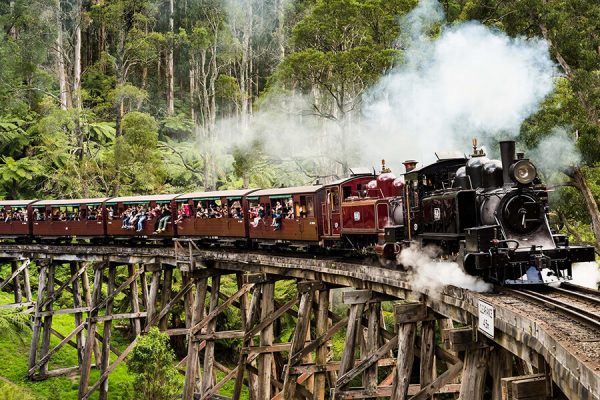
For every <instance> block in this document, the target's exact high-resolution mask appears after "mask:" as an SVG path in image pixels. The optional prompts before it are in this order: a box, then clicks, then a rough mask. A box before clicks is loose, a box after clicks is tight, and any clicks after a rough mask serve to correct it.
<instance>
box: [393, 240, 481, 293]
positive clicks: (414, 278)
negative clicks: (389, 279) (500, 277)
mask: <svg viewBox="0 0 600 400" xmlns="http://www.w3.org/2000/svg"><path fill="white" fill-rule="evenodd" d="M439 253H440V252H439V249H437V248H435V247H432V246H428V247H424V248H421V247H419V246H417V245H414V244H413V245H411V246H410V247H409V248H407V249H404V250H402V251H401V252H400V255H399V256H398V261H399V262H400V263H401V264H402V265H404V266H405V267H408V268H411V273H412V275H411V280H410V282H411V285H412V288H413V289H414V290H417V291H419V292H424V293H428V294H429V295H431V296H435V294H436V293H438V292H440V290H442V289H443V288H444V286H447V285H451V286H457V287H460V288H463V289H469V290H473V291H476V292H489V291H490V290H491V289H492V285H490V284H489V283H486V282H484V281H483V280H482V279H481V278H478V277H476V276H472V275H468V274H467V273H466V272H465V271H464V270H463V269H462V268H461V267H460V266H459V265H458V264H457V263H455V262H450V261H439V260H438V259H437V257H438V256H439Z"/></svg>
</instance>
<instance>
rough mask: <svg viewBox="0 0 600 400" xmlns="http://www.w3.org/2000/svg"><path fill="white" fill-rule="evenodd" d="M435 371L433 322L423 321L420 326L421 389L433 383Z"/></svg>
mask: <svg viewBox="0 0 600 400" xmlns="http://www.w3.org/2000/svg"><path fill="white" fill-rule="evenodd" d="M434 369H435V321H423V324H422V325H421V370H420V374H419V375H420V383H421V388H424V387H426V386H427V385H429V384H430V383H431V382H433V378H434V377H433V374H434Z"/></svg>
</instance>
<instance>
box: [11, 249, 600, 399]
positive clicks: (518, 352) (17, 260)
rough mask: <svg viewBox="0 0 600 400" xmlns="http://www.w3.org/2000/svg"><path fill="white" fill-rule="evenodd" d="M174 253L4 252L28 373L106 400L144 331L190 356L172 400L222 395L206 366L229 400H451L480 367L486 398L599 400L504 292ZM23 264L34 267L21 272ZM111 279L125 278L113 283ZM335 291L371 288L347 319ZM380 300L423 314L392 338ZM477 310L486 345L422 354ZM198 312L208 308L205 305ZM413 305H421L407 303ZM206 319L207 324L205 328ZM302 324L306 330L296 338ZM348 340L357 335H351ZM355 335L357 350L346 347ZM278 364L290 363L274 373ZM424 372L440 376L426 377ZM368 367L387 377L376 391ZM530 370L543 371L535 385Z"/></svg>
mask: <svg viewBox="0 0 600 400" xmlns="http://www.w3.org/2000/svg"><path fill="white" fill-rule="evenodd" d="M182 249H183V250H185V251H186V252H187V253H186V254H187V260H186V258H185V257H183V256H182V254H181V251H182ZM190 249H191V250H190ZM178 251H179V253H178ZM178 251H176V249H175V248H161V247H121V246H100V247H99V246H84V245H77V246H54V245H39V244H29V245H18V246H15V245H13V244H2V243H0V259H2V260H4V261H5V262H7V263H9V264H11V265H10V272H9V273H8V274H7V275H4V276H3V278H5V279H4V280H3V281H1V283H0V285H3V288H2V290H5V291H6V290H11V291H12V292H13V293H14V300H15V303H12V304H2V305H0V308H24V309H25V310H29V312H30V313H32V317H33V320H34V329H33V333H32V339H33V340H34V342H35V343H40V341H41V347H39V348H38V347H37V346H32V351H31V353H30V362H29V371H28V372H29V375H30V377H31V378H32V379H44V378H47V377H51V376H56V375H60V374H72V373H79V374H80V398H86V396H89V394H90V393H91V392H92V391H95V390H98V391H99V392H100V394H101V398H106V394H105V393H106V388H107V385H106V382H107V381H108V379H109V375H110V371H112V370H113V369H114V367H115V366H116V365H115V362H116V363H117V365H118V363H119V362H122V361H123V360H124V359H125V358H126V356H127V354H128V352H129V350H130V349H132V348H133V346H134V345H135V341H136V340H137V339H136V338H137V337H139V334H144V331H146V330H147V329H148V328H149V327H151V326H159V327H160V328H161V329H162V330H163V331H165V332H167V333H169V334H170V335H181V336H185V337H186V341H187V343H188V353H187V354H188V355H187V357H186V358H185V360H184V361H183V363H182V365H185V370H186V378H185V385H184V388H182V393H183V395H184V398H186V399H191V398H203V397H204V398H208V396H210V395H211V394H215V393H218V391H219V390H220V388H222V386H223V385H224V383H223V382H222V381H221V382H216V379H215V378H214V370H215V369H219V370H220V371H223V372H225V379H226V380H233V379H235V389H236V393H237V395H238V396H239V393H240V392H241V390H242V388H243V387H246V388H248V389H243V390H249V391H250V392H251V393H252V398H259V397H260V398H270V399H272V398H273V397H276V398H277V396H279V397H278V398H286V397H285V396H284V392H286V391H287V390H291V389H292V387H293V386H295V387H296V388H295V391H294V393H295V395H296V396H298V397H300V398H314V399H325V398H328V396H329V395H330V394H331V393H333V394H334V395H335V396H337V397H339V398H375V397H391V398H409V397H410V398H414V399H420V398H431V395H432V394H433V393H442V392H454V393H458V392H459V391H460V392H461V393H462V395H463V396H465V398H473V399H475V398H480V396H481V394H480V392H481V391H480V390H477V389H478V388H477V387H476V386H472V385H470V386H469V387H467V386H465V381H464V380H463V382H462V386H463V387H462V388H461V383H460V381H459V380H458V379H457V378H458V377H459V376H460V375H461V373H462V374H463V375H465V374H473V377H477V375H476V371H477V370H478V369H477V368H476V366H477V365H483V364H485V365H487V366H489V368H488V369H489V374H490V375H491V376H492V378H493V379H492V382H493V387H492V388H491V393H492V396H493V399H499V398H502V389H503V384H502V382H503V381H502V380H503V379H506V378H512V377H513V376H512V375H514V373H515V372H516V374H518V375H520V377H521V379H515V380H514V381H515V382H517V383H516V384H515V385H516V386H515V387H517V386H518V385H519V384H520V383H519V382H521V381H524V382H529V381H528V380H529V379H534V380H535V381H536V382H538V381H544V382H545V385H546V389H545V390H546V391H545V393H552V390H555V389H560V390H561V391H562V392H563V394H564V395H565V396H566V397H567V398H571V399H576V398H577V399H578V398H582V399H591V400H600V372H599V371H597V370H595V369H594V366H593V365H594V364H593V363H590V362H588V361H586V360H585V359H584V358H583V357H581V356H580V355H577V354H574V353H573V352H572V351H570V349H569V343H568V342H565V340H564V338H563V339H561V338H560V337H557V336H555V335H553V334H552V332H551V331H550V330H548V329H547V328H546V327H545V326H544V324H543V323H542V322H543V321H539V320H538V319H536V316H535V313H523V312H521V311H520V310H518V309H515V308H514V307H510V306H509V305H508V303H509V302H507V301H505V300H506V298H505V297H502V296H501V295H497V294H480V293H474V292H469V291H466V290H462V289H458V288H454V287H445V288H443V289H441V290H440V291H439V292H437V293H429V292H419V291H416V290H413V289H414V288H413V287H411V285H410V280H409V279H408V277H407V275H406V274H404V273H403V272H401V271H396V270H391V269H386V268H382V267H378V266H372V265H363V264H360V263H356V262H344V261H340V260H332V259H327V258H321V257H313V256H311V257H306V256H303V255H302V254H298V255H296V254H294V253H291V254H289V255H285V256H283V255H275V254H270V253H264V252H252V251H242V250H234V249H204V248H201V247H199V246H197V245H195V244H193V242H192V244H189V243H187V245H185V244H184V245H181V246H180V249H179V250H178ZM26 259H30V260H32V261H33V263H32V264H31V265H27V266H26V267H24V268H22V267H23V260H26ZM34 267H35V268H38V269H39V282H40V283H39V286H38V287H37V300H36V302H35V303H33V299H35V298H36V297H35V292H34V289H36V288H35V287H31V284H30V283H28V281H29V280H30V278H29V275H30V273H31V268H34ZM65 268H66V270H67V271H69V273H70V275H69V278H68V279H66V280H64V281H59V280H58V279H56V277H55V276H54V277H51V275H55V273H54V272H55V271H56V270H57V269H61V270H64V269H65ZM82 269H83V271H84V272H81V271H82ZM121 269H124V273H119V274H116V271H117V270H119V271H121ZM92 270H93V271H94V274H95V279H94V284H93V285H91V284H90V282H89V281H88V279H87V277H88V274H87V273H86V272H87V271H92ZM111 270H112V271H114V272H113V273H112V275H113V276H114V280H113V279H111ZM169 271H170V272H169ZM13 275H14V277H13ZM98 275H99V276H98ZM123 275H125V277H123ZM149 275H150V276H149ZM224 275H232V276H236V279H237V280H238V283H239V286H238V291H239V290H242V289H244V285H247V284H252V285H253V286H252V287H250V288H247V287H246V289H244V290H242V292H243V293H234V294H233V295H232V294H230V293H227V294H226V293H223V292H222V291H221V290H219V285H218V284H216V285H215V283H216V282H218V281H219V280H220V279H221V277H222V276H224ZM174 276H177V277H181V279H182V280H183V282H184V283H183V284H182V285H181V288H182V289H181V292H179V291H178V292H177V293H174V291H173V285H172V283H171V282H172V280H173V279H174ZM17 277H18V279H15V278H17ZM132 277H133V278H132ZM178 279H179V278H178ZM279 280H295V281H297V282H298V288H299V294H298V297H297V298H296V299H293V300H290V301H288V302H287V303H285V304H276V302H275V299H274V298H273V296H272V295H271V292H272V287H273V286H274V285H275V284H276V282H277V281H279ZM111 282H112V283H111ZM209 282H210V285H209ZM303 282H307V283H303ZM310 282H317V283H319V284H320V285H322V286H321V287H318V288H314V289H309V290H308V292H307V291H305V289H303V287H305V286H306V285H310V284H311V283H310ZM104 285H107V286H105V287H108V286H111V285H112V289H110V290H109V291H108V293H109V294H108V295H102V294H100V293H101V292H97V290H100V289H97V287H99V288H101V287H102V286H104ZM269 285H272V287H269ZM303 285H304V286H303ZM178 287H179V286H178ZM340 287H345V288H350V289H351V291H354V292H361V291H365V293H366V292H370V293H371V296H372V297H371V298H369V299H368V300H366V301H365V302H364V303H360V302H358V303H356V304H350V303H349V304H347V306H348V313H349V315H348V316H337V315H335V314H333V313H332V312H331V304H330V297H331V296H330V295H331V293H332V292H334V291H335V288H340ZM28 288H29V289H28ZM65 291H70V292H71V293H72V294H73V295H74V296H73V305H72V308H66V309H65V308H63V309H61V308H57V304H56V298H58V294H57V293H58V292H65ZM28 292H29V293H28ZM115 292H118V293H123V294H124V295H125V296H126V297H128V302H129V303H128V304H129V307H130V310H127V311H126V313H124V314H116V313H115V312H114V310H113V312H110V313H108V314H107V315H99V314H98V311H99V310H102V311H103V312H102V314H104V313H105V312H106V311H108V308H109V307H110V303H111V299H114V297H115V296H116V294H115ZM209 292H210V294H209ZM213 292H215V293H217V294H216V297H213V296H212V293H213ZM133 293H135V294H136V295H135V296H133ZM306 293H310V295H309V294H306ZM77 294H78V295H77ZM113 294H114V295H113ZM347 296H351V295H347ZM309 297H310V301H309V300H308V299H309ZM265 298H266V300H265ZM303 298H304V302H303V301H302V300H303ZM348 299H350V298H348ZM390 299H392V300H394V301H395V300H398V299H401V300H402V301H403V303H401V305H402V306H405V305H410V307H414V310H413V311H414V314H415V315H417V316H418V317H419V318H417V319H415V320H407V319H406V318H404V317H402V318H400V317H399V316H400V315H407V314H409V313H407V312H402V313H399V312H397V313H395V324H396V326H397V328H396V332H395V333H393V332H391V331H389V330H387V329H386V327H385V323H384V321H382V319H381V316H380V314H381V309H382V308H383V303H385V302H387V301H389V300H390ZM207 300H208V301H207ZM359 300H360V301H362V300H363V299H357V301H359ZM479 300H485V301H486V302H488V303H490V304H492V305H493V307H494V309H495V320H494V325H495V332H494V337H493V339H488V338H485V337H483V335H482V334H481V333H478V332H477V331H476V329H474V328H469V329H470V332H471V342H472V344H471V345H468V344H467V343H463V344H465V346H466V347H465V348H464V349H463V350H459V347H456V346H455V347H450V342H451V341H450V340H449V341H448V342H447V343H448V347H446V346H445V345H444V347H442V348H440V347H436V346H433V345H432V343H433V342H432V338H435V335H436V332H438V331H443V330H447V329H453V328H452V326H451V324H450V323H449V322H448V321H456V322H458V323H460V324H462V325H464V326H467V327H473V326H477V322H478V302H479ZM205 302H206V305H207V306H208V310H206V309H205V307H204V304H205ZM180 303H183V304H184V308H185V322H184V323H185V326H184V327H181V326H170V324H171V322H172V321H171V320H170V318H169V315H171V311H172V309H173V307H174V306H175V305H177V304H180ZM414 303H418V304H419V305H418V306H417V305H415V306H413V304H414ZM361 304H362V305H361ZM69 307H71V305H69ZM229 307H235V308H236V309H237V310H239V312H240V317H241V321H242V323H241V326H240V327H239V328H236V330H235V331H225V332H218V331H217V330H216V329H214V327H211V326H210V325H211V324H209V323H207V324H206V325H204V324H202V326H201V328H199V330H196V331H194V329H193V328H194V326H197V325H198V324H199V323H200V322H202V321H203V320H204V319H206V318H207V317H208V316H209V315H210V314H211V313H213V314H215V315H218V314H219V313H221V312H223V311H224V310H225V309H227V308H229ZM386 307H387V306H386ZM301 309H302V310H303V312H302V313H301V312H300V311H301ZM378 309H379V312H378ZM398 309H400V308H398ZM265 310H266V311H265ZM423 310H425V312H423ZM61 313H69V314H73V315H74V318H75V323H74V326H73V330H72V331H71V332H63V333H62V334H60V333H58V332H56V331H55V330H54V329H53V328H52V316H53V315H57V314H61ZM377 314H379V316H378V317H377ZM283 315H286V316H293V317H294V318H299V321H300V322H301V323H298V324H297V326H296V331H295V332H294V337H293V340H292V342H291V343H274V342H273V339H272V338H271V337H270V332H273V329H274V326H273V324H276V323H277V319H279V318H281V317H282V316H283ZM306 315H307V316H306ZM214 318H215V316H213V317H211V318H209V319H208V321H209V322H210V321H214ZM116 320H125V321H129V324H130V331H131V336H132V338H133V340H132V341H131V343H130V345H129V346H128V347H127V348H126V349H125V350H124V351H123V352H119V351H117V349H114V347H113V346H112V345H111V344H110V342H111V329H112V328H114V325H115V323H114V322H113V321H116ZM351 321H354V322H353V323H352V326H348V325H349V324H350V322H351ZM376 321H379V323H377V322H376ZM82 324H83V328H82V327H81V325H82ZM98 324H101V325H102V327H103V328H108V329H103V332H102V335H98V334H96V333H94V334H90V332H94V331H95V328H94V329H92V326H94V327H96V326H97V325H98ZM304 324H307V326H310V328H308V327H307V328H304ZM388 329H391V328H388ZM303 330H304V333H305V334H304V338H302V331H303ZM348 330H350V331H353V332H354V333H353V334H352V332H351V334H350V335H348V334H347V333H348ZM340 331H344V332H346V338H347V347H348V346H353V347H354V349H355V354H356V355H360V357H359V358H355V357H350V356H349V355H347V356H346V357H342V358H343V360H334V359H331V354H330V347H329V344H328V342H329V341H330V339H331V337H332V336H333V335H334V334H336V333H337V332H340ZM59 335H60V336H59ZM242 335H243V336H242ZM53 336H56V337H58V340H56V339H53V340H54V344H53V345H52V346H53V347H52V346H51V345H50V343H51V341H50V338H51V337H53ZM228 337H242V340H243V342H244V344H243V351H242V352H241V355H240V357H239V362H238V363H237V366H235V368H228V367H226V366H224V365H222V364H220V363H219V362H218V360H216V359H214V357H211V358H212V359H213V361H212V366H211V361H210V360H209V361H208V362H207V361H206V358H207V357H206V354H211V352H214V350H210V349H211V348H212V349H214V343H215V341H219V340H222V339H223V338H228ZM351 338H353V340H354V341H353V343H350V340H351ZM394 338H396V339H394ZM294 339H296V340H294ZM453 340H454V341H452V344H453V345H458V344H459V342H458V336H455V338H454V339H453ZM394 341H397V343H394ZM56 343H58V344H56ZM389 343H392V344H389ZM65 345H69V346H72V347H75V348H76V349H77V351H78V358H80V359H81V364H80V366H77V367H64V368H58V369H57V370H49V369H48V368H47V367H48V365H53V364H51V363H50V362H49V361H50V360H51V358H52V357H53V356H54V355H55V354H56V353H57V352H59V351H61V349H62V348H64V347H65ZM386 345H387V347H385V346H386ZM469 346H470V347H469ZM34 347H35V350H34V349H33V348H34ZM388 347H389V349H388ZM400 348H401V349H402V351H399V349H400ZM453 348H454V350H453ZM207 349H208V351H207ZM298 349H299V350H298ZM307 349H310V350H307ZM291 350H294V351H295V352H294V351H291ZM109 352H113V353H115V355H116V357H117V359H116V361H115V362H113V364H110V365H108V363H106V362H103V361H104V360H106V359H107V358H106V355H107V354H109ZM286 353H287V355H286V356H285V357H283V354H286ZM400 353H402V356H401V357H400ZM410 353H412V355H411V354H410ZM457 353H458V354H457ZM463 353H464V354H463ZM213 354H214V353H213ZM348 354H349V351H348ZM458 355H460V357H457V356H458ZM513 357H517V358H518V360H519V363H518V364H519V365H521V364H522V365H523V366H524V368H522V371H513V369H512V368H511V366H510V361H511V360H512V359H513ZM411 360H412V361H411ZM411 362H412V363H413V364H412V365H414V366H415V371H416V366H417V363H418V367H419V380H418V382H416V379H415V381H411V380H409V381H408V382H399V380H400V379H399V377H400V376H402V374H401V373H400V374H398V378H394V376H395V374H397V372H396V371H398V370H400V369H404V370H408V369H409V368H408V365H409V364H410V363H411ZM269 365H270V366H271V367H270V370H269V368H268V366H269ZM283 365H285V366H286V367H285V368H282V366H283ZM91 368H99V369H100V370H101V374H100V376H101V378H100V380H99V381H97V382H94V383H91V382H90V378H89V374H90V370H91ZM410 369H411V370H412V369H413V368H410ZM434 369H439V370H440V371H444V372H443V373H442V374H440V375H439V376H436V375H435V373H434V372H433V371H434ZM211 370H212V371H211ZM374 371H377V374H378V375H379V376H383V375H385V378H384V379H383V380H381V381H380V382H376V381H375V380H374V379H373V377H374V376H375V374H374ZM468 371H470V372H468ZM205 372H208V374H206V373H205ZM382 374H383V375H382ZM538 374H543V375H544V376H545V380H543V379H541V378H540V376H539V375H538ZM259 382H260V384H259ZM336 382H337V383H339V385H340V387H338V386H336ZM511 382H512V381H511ZM90 383H91V385H90ZM507 385H508V383H505V384H504V387H507V388H508V386H507ZM510 387H511V388H512V383H511V384H510ZM331 389H333V392H331ZM506 390H508V389H506ZM517 390H518V389H517ZM286 393H287V392H286ZM396 393H398V394H396ZM516 393H517V395H518V396H524V394H518V393H521V392H518V391H517V392H516ZM523 393H524V392H523ZM393 396H396V397H393ZM469 396H470V397H469ZM513 397H514V396H513ZM517 398H519V397H517Z"/></svg>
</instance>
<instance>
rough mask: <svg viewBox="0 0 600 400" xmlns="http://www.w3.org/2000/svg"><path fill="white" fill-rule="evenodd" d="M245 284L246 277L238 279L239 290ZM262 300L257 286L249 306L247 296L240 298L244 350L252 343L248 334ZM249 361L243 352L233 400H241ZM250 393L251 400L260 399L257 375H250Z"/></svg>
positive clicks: (251, 336)
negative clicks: (244, 333)
mask: <svg viewBox="0 0 600 400" xmlns="http://www.w3.org/2000/svg"><path fill="white" fill-rule="evenodd" d="M243 282H244V276H242V278H241V280H240V279H238V288H240V289H241V287H242V285H243ZM260 298H261V288H260V287H258V286H256V287H255V289H254V292H253V294H252V301H251V302H250V304H248V299H247V296H246V297H244V296H242V297H241V298H240V312H241V314H242V326H243V328H244V331H245V332H246V335H245V336H244V340H243V341H242V349H244V348H247V347H248V346H249V345H250V344H251V343H252V338H253V336H254V335H251V334H248V332H249V331H250V330H251V329H252V326H253V324H254V320H255V319H256V316H257V315H258V313H259V307H260ZM247 360H248V353H246V352H242V354H240V358H239V360H238V367H237V375H236V379H235V386H234V389H233V398H234V399H236V400H237V399H239V398H240V394H241V392H242V385H243V383H244V371H245V370H246V362H247ZM248 391H249V392H250V398H251V399H257V398H258V382H257V379H256V377H255V375H253V374H251V373H249V374H248Z"/></svg>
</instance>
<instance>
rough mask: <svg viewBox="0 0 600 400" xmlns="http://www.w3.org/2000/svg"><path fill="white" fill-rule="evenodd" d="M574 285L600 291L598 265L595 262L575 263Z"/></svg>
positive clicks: (599, 270)
mask: <svg viewBox="0 0 600 400" xmlns="http://www.w3.org/2000/svg"><path fill="white" fill-rule="evenodd" d="M573 283H574V284H576V285H580V286H585V287H588V288H590V289H596V290H598V285H600V268H599V267H598V263H596V262H594V261H592V262H582V263H573Z"/></svg>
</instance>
